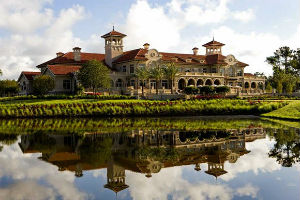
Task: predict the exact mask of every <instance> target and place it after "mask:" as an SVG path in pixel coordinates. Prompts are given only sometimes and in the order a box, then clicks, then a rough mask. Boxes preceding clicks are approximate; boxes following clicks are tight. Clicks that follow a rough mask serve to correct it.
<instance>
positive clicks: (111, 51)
mask: <svg viewBox="0 0 300 200" xmlns="http://www.w3.org/2000/svg"><path fill="white" fill-rule="evenodd" d="M101 37H102V38H104V40H105V62H106V64H107V65H108V66H110V67H112V63H113V61H114V60H116V59H117V58H118V57H119V56H120V55H122V54H123V38H124V37H126V35H125V34H123V33H120V32H117V31H115V28H114V27H113V30H112V31H111V32H109V33H106V34H105V35H102V36H101Z"/></svg>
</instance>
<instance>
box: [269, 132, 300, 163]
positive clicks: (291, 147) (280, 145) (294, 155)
mask: <svg viewBox="0 0 300 200" xmlns="http://www.w3.org/2000/svg"><path fill="white" fill-rule="evenodd" d="M274 137H275V140H276V144H275V145H274V147H273V149H271V150H270V152H269V156H270V157H273V158H276V160H277V162H278V163H280V164H281V165H282V166H284V167H291V166H292V165H293V164H294V163H296V162H300V140H299V138H300V137H299V134H298V133H297V132H296V130H295V129H289V130H284V129H278V130H277V132H276V133H274Z"/></svg>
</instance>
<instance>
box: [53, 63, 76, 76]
mask: <svg viewBox="0 0 300 200" xmlns="http://www.w3.org/2000/svg"><path fill="white" fill-rule="evenodd" d="M47 67H48V69H49V70H50V71H51V72H52V73H53V74H54V75H70V74H71V73H74V72H77V71H79V69H80V68H81V66H78V65H48V66H47Z"/></svg>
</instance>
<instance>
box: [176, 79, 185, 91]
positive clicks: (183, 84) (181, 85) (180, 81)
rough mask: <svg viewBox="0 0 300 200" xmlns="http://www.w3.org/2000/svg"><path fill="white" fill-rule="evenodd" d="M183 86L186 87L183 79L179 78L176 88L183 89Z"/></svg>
mask: <svg viewBox="0 0 300 200" xmlns="http://www.w3.org/2000/svg"><path fill="white" fill-rule="evenodd" d="M185 87H186V83H185V80H184V79H180V80H179V81H178V89H179V90H183V89H184V88H185Z"/></svg>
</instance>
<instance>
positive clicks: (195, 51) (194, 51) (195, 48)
mask: <svg viewBox="0 0 300 200" xmlns="http://www.w3.org/2000/svg"><path fill="white" fill-rule="evenodd" d="M192 50H193V53H194V55H195V56H196V55H198V50H199V49H198V48H197V47H194V48H193V49H192Z"/></svg>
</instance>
